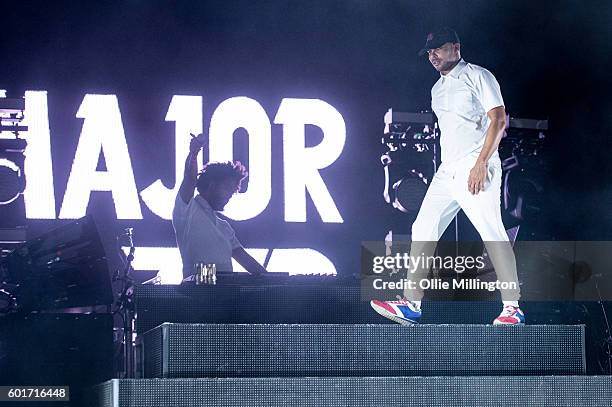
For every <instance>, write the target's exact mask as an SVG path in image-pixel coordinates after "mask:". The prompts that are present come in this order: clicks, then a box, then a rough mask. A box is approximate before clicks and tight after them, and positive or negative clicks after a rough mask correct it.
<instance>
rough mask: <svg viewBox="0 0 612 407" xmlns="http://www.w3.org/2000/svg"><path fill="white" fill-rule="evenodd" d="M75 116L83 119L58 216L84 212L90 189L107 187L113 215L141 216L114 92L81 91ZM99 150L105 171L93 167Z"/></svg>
mask: <svg viewBox="0 0 612 407" xmlns="http://www.w3.org/2000/svg"><path fill="white" fill-rule="evenodd" d="M76 117H78V118H83V119H85V120H84V122H83V129H82V131H81V136H80V138H79V144H78V146H77V151H76V153H75V157H74V162H73V163H72V170H71V171H70V177H69V178H68V185H67V186H66V194H65V195H64V201H63V203H62V208H61V210H60V215H59V217H60V218H61V219H78V218H81V217H83V216H85V214H86V211H87V205H88V204H89V198H90V195H91V192H92V191H110V192H111V193H112V197H113V201H114V204H115V211H116V213H117V219H142V213H141V210H140V202H139V200H138V191H137V190H136V183H135V181H134V173H133V171H132V163H131V161H130V155H129V153H128V147H127V143H126V141H125V134H124V130H123V123H122V120H121V112H120V111H119V104H118V101H117V96H115V95H90V94H87V95H85V98H84V99H83V102H82V103H81V106H80V107H79V110H78V112H77V115H76ZM100 153H102V154H104V159H105V162H106V171H96V166H97V163H98V158H99V156H100Z"/></svg>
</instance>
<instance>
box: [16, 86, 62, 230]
mask: <svg viewBox="0 0 612 407" xmlns="http://www.w3.org/2000/svg"><path fill="white" fill-rule="evenodd" d="M23 125H24V126H28V131H27V132H26V133H25V135H26V137H25V138H26V141H27V142H28V146H27V147H26V150H25V163H24V172H25V176H26V188H25V191H24V193H23V198H24V201H25V210H26V218H28V219H55V192H54V188H53V165H52V161H51V132H50V130H49V109H48V106H47V91H26V93H25V112H24V120H23Z"/></svg>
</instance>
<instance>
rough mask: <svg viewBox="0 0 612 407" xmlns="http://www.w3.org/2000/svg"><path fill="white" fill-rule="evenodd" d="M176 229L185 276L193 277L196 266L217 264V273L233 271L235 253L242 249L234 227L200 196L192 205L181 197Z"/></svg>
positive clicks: (177, 204) (176, 206) (174, 221)
mask: <svg viewBox="0 0 612 407" xmlns="http://www.w3.org/2000/svg"><path fill="white" fill-rule="evenodd" d="M172 226H173V227H174V231H175V232H176V242H177V244H178V247H179V251H180V252H181V258H182V259H183V275H184V276H185V277H187V276H188V275H191V274H193V270H192V269H193V265H194V264H195V263H213V264H215V265H216V266H217V271H233V269H232V251H233V250H234V249H237V248H239V247H242V245H241V244H240V242H239V241H238V239H237V238H236V233H235V232H234V229H233V228H232V227H231V226H230V224H229V223H228V222H227V221H226V220H225V219H221V218H219V217H218V216H217V214H216V212H215V211H214V210H213V209H212V208H211V206H210V204H209V203H208V202H207V201H206V199H204V198H202V197H201V196H200V195H196V196H195V197H194V198H192V199H191V200H190V201H189V203H188V204H186V203H185V202H183V199H182V198H181V197H180V194H178V195H177V197H176V200H175V203H174V210H173V211H172Z"/></svg>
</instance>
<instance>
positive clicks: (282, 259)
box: [123, 247, 336, 284]
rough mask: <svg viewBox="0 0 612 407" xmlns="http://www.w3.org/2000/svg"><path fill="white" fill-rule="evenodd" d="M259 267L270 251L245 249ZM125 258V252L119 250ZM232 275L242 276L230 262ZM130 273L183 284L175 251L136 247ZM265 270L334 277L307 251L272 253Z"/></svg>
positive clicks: (324, 263)
mask: <svg viewBox="0 0 612 407" xmlns="http://www.w3.org/2000/svg"><path fill="white" fill-rule="evenodd" d="M245 250H246V251H247V253H249V254H250V255H251V256H253V257H254V258H255V260H257V261H258V262H259V263H260V264H263V263H264V260H265V258H266V255H267V254H268V252H269V250H270V249H259V248H256V249H245ZM123 251H124V253H125V254H126V255H127V253H128V251H129V248H128V247H123ZM232 263H233V267H234V272H245V271H246V270H244V269H243V268H242V267H241V266H240V265H239V264H238V263H236V261H235V260H232ZM132 267H133V268H134V270H137V271H138V270H146V271H154V270H159V272H158V274H157V275H158V277H159V278H160V280H161V284H180V283H181V281H182V280H183V263H182V261H181V255H180V252H179V250H178V248H176V247H137V248H136V251H135V252H134V261H133V262H132ZM267 270H268V271H269V272H270V273H280V272H285V273H286V272H288V273H289V274H290V275H302V274H316V275H336V267H335V266H334V264H333V263H332V262H331V261H330V260H329V259H328V258H327V257H325V256H324V255H323V254H322V253H320V252H318V251H316V250H314V249H308V248H297V249H274V250H273V251H272V256H271V257H270V262H269V263H268V267H267Z"/></svg>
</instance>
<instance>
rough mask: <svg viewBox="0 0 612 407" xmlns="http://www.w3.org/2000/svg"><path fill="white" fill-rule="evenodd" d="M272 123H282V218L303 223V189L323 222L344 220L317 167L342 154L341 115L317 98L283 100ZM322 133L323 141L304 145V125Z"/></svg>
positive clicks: (344, 127)
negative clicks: (283, 214)
mask: <svg viewBox="0 0 612 407" xmlns="http://www.w3.org/2000/svg"><path fill="white" fill-rule="evenodd" d="M274 123H277V124H282V125H283V149H284V157H283V159H284V171H285V174H284V178H285V179H284V181H285V220H286V221H287V222H306V191H308V192H309V193H310V196H311V198H312V201H313V203H314V205H315V207H316V208H317V210H318V212H319V214H320V215H321V219H322V220H323V222H327V223H342V222H343V221H344V220H343V219H342V216H341V215H340V212H339V211H338V208H337V207H336V204H335V203H334V200H333V198H332V197H331V195H330V193H329V190H328V189H327V186H326V185H325V182H324V181H323V179H322V178H321V175H320V174H319V170H320V169H322V168H325V167H328V166H329V165H331V164H332V163H333V162H334V161H336V159H338V157H339V156H340V154H341V153H342V149H343V148H344V143H345V141H346V125H345V123H344V119H343V118H342V115H341V114H340V113H339V112H338V111H337V110H336V108H334V107H333V106H332V105H330V104H329V103H327V102H325V101H323V100H319V99H287V98H286V99H283V100H282V102H281V104H280V107H279V109H278V113H277V114H276V117H275V118H274ZM307 124H311V125H314V126H317V127H319V128H320V129H321V130H322V132H323V141H321V143H320V144H318V145H317V146H315V147H309V148H306V137H305V126H306V125H307Z"/></svg>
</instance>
